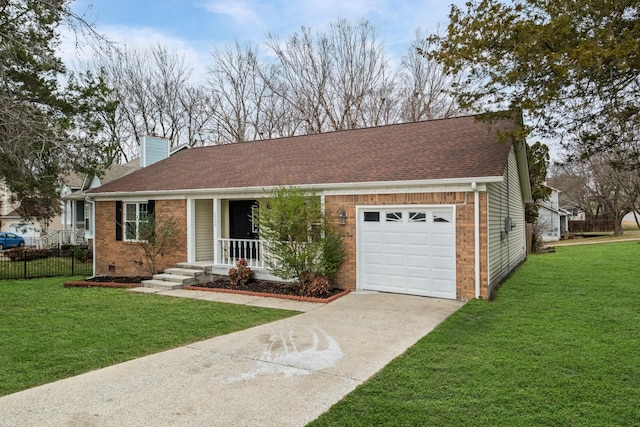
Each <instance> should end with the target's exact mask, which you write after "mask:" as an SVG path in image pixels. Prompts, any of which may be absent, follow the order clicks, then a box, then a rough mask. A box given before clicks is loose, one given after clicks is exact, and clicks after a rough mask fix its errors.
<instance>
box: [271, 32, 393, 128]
mask: <svg viewBox="0 0 640 427" xmlns="http://www.w3.org/2000/svg"><path fill="white" fill-rule="evenodd" d="M267 45H268V46H269V47H270V48H271V49H272V51H273V52H274V54H275V56H276V58H277V59H278V77H279V79H278V81H277V82H273V81H272V82H270V84H271V88H272V90H273V92H274V93H275V94H276V95H278V96H280V97H282V98H283V99H285V100H286V101H287V103H288V104H289V105H290V106H291V107H292V108H293V109H294V110H295V111H296V112H297V115H298V119H299V120H300V122H301V123H303V127H302V128H301V129H300V130H301V132H302V133H318V132H324V131H328V130H341V129H352V128H357V127H363V126H367V125H369V124H382V123H386V122H388V121H390V120H391V119H392V116H391V115H390V114H389V111H390V109H389V108H388V107H387V105H389V104H390V103H392V96H391V93H392V90H393V86H394V84H393V78H392V75H391V73H390V71H389V65H388V62H387V59H386V51H385V49H384V46H383V45H382V43H381V42H380V41H379V39H378V32H377V30H376V28H375V27H374V26H373V25H372V24H371V23H370V22H369V21H361V22H359V23H358V24H356V25H354V24H351V23H350V22H348V21H347V20H345V19H339V20H337V21H336V22H334V23H332V24H330V26H329V30H328V32H326V33H321V32H318V33H315V34H314V33H312V32H311V30H310V29H309V28H305V27H302V28H301V30H300V32H298V33H294V34H293V35H291V36H290V37H289V38H288V39H287V40H286V41H285V42H281V41H280V40H279V39H278V38H277V37H275V36H274V35H270V36H269V41H268V42H267Z"/></svg>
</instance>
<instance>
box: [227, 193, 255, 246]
mask: <svg viewBox="0 0 640 427" xmlns="http://www.w3.org/2000/svg"><path fill="white" fill-rule="evenodd" d="M257 206H258V202H257V201H255V200H229V220H230V221H229V222H230V224H229V227H230V230H229V237H231V238H232V239H257V238H258V233H257V230H256V228H255V227H254V224H253V210H254V209H255V208H256V207H257Z"/></svg>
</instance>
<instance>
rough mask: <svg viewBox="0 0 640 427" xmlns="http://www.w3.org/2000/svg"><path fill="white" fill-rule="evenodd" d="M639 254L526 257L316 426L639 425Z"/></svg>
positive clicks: (588, 250)
mask: <svg viewBox="0 0 640 427" xmlns="http://www.w3.org/2000/svg"><path fill="white" fill-rule="evenodd" d="M639 261H640V245H639V244H638V242H622V243H612V244H599V245H586V246H576V247H562V248H558V249H557V252H556V253H555V254H546V255H537V256H531V257H530V258H529V260H528V261H527V262H526V263H525V264H524V265H523V266H521V267H520V268H519V269H518V270H517V271H516V272H515V273H514V274H513V275H512V276H511V277H510V278H509V279H508V280H507V281H506V282H505V283H504V285H503V286H502V288H501V289H500V290H499V291H498V295H497V299H496V300H494V301H493V302H485V301H477V300H474V301H471V302H469V303H468V304H466V305H465V306H464V307H463V308H462V309H460V310H459V311H458V312H456V313H454V314H453V315H452V316H451V317H450V318H449V319H447V320H446V321H445V322H443V323H442V324H441V325H440V326H438V327H437V328H436V329H435V330H434V331H433V332H432V333H431V334H429V335H427V336H426V337H424V338H423V339H422V340H420V341H419V342H418V343H417V344H416V345H415V346H413V347H412V348H410V349H409V350H408V351H407V352H406V353H405V354H404V355H402V356H400V357H398V358H397V359H396V360H394V361H393V362H392V363H391V364H389V365H388V366H387V367H385V368H384V369H383V370H382V371H380V372H379V373H378V374H377V375H376V376H374V377H373V378H372V379H370V380H369V381H367V382H366V383H365V384H363V385H361V386H360V387H358V388H357V389H356V390H355V391H354V392H352V393H351V394H349V395H348V396H346V397H345V398H344V399H343V400H342V401H340V402H339V403H337V404H336V405H334V406H333V407H332V408H331V409H330V410H329V411H328V412H327V413H326V414H324V415H323V416H321V417H320V418H319V419H318V420H316V421H315V422H313V423H311V425H313V426H375V425H385V426H387V425H390V426H535V425H543V426H614V425H619V426H622V425H628V426H630V425H639V423H640V421H639V420H640V333H639V325H640V262H639Z"/></svg>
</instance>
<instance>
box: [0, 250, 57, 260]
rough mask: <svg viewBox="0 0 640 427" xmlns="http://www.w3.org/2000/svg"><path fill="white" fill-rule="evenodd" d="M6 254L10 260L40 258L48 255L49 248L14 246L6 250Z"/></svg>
mask: <svg viewBox="0 0 640 427" xmlns="http://www.w3.org/2000/svg"><path fill="white" fill-rule="evenodd" d="M6 255H7V256H8V257H9V259H11V261H21V260H25V259H26V260H32V259H42V258H48V257H49V250H48V249H26V248H14V249H9V250H7V252H6Z"/></svg>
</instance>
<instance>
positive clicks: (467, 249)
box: [325, 192, 488, 301]
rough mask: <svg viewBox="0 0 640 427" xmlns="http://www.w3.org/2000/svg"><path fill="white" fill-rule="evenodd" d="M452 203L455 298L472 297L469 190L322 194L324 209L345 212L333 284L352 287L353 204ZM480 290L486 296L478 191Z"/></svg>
mask: <svg viewBox="0 0 640 427" xmlns="http://www.w3.org/2000/svg"><path fill="white" fill-rule="evenodd" d="M412 204H413V205H438V204H446V205H456V258H457V259H456V295H457V299H459V300H465V301H466V300H469V299H471V298H474V297H475V254H474V251H475V235H474V225H475V224H474V195H473V193H472V192H468V193H464V192H447V193H407V194H373V195H372V194H367V195H339V196H325V211H326V212H327V215H328V216H329V217H331V218H337V213H338V212H339V210H340V209H344V210H345V212H346V213H347V219H346V224H345V225H344V226H339V227H340V228H341V232H342V233H343V239H344V247H345V251H346V256H345V259H344V262H343V264H342V266H341V268H340V270H339V271H338V274H337V276H336V282H337V285H338V286H340V287H342V288H344V289H350V290H356V261H357V256H356V221H357V217H356V206H362V205H372V206H374V205H412ZM480 254H481V256H480V292H481V296H482V297H483V298H487V284H488V277H487V197H486V193H480Z"/></svg>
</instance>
